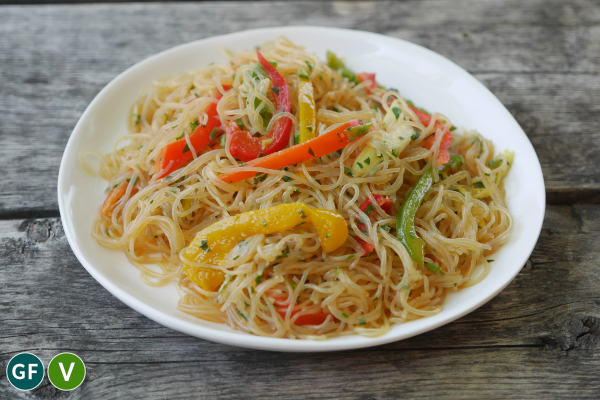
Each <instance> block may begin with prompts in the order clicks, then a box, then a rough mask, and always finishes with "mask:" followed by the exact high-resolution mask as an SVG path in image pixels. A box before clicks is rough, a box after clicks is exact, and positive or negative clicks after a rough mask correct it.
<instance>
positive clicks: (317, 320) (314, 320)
mask: <svg viewBox="0 0 600 400" xmlns="http://www.w3.org/2000/svg"><path fill="white" fill-rule="evenodd" d="M266 294H267V296H270V297H273V298H274V299H275V307H276V310H277V313H278V314H279V315H281V318H283V319H285V315H286V313H287V311H288V309H289V308H290V307H293V309H292V314H291V317H293V316H294V315H296V314H298V313H299V312H300V311H301V310H302V308H301V307H298V306H294V305H293V304H285V302H286V301H287V297H284V296H283V295H280V294H275V293H273V291H272V290H267V292H266ZM328 315H331V314H329V313H326V312H324V311H318V312H316V313H312V314H304V315H300V316H299V317H298V318H296V321H295V322H294V323H295V324H296V325H321V324H322V323H323V322H325V320H326V319H327V316H328ZM333 318H335V317H333Z"/></svg>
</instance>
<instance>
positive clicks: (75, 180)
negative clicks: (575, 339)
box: [58, 27, 546, 351]
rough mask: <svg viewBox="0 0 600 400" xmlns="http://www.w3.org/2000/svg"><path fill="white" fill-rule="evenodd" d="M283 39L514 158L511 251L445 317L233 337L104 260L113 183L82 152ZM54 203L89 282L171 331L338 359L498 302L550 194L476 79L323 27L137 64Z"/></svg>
mask: <svg viewBox="0 0 600 400" xmlns="http://www.w3.org/2000/svg"><path fill="white" fill-rule="evenodd" d="M280 35H285V36H286V37H288V38H289V39H291V40H292V41H293V42H294V43H297V44H300V45H304V46H306V47H307V49H308V50H309V51H311V52H314V53H316V54H317V55H318V56H320V57H321V58H322V59H325V52H326V51H327V50H332V51H334V52H335V53H336V54H338V55H340V56H342V57H344V58H345V59H346V61H347V65H348V67H349V68H351V69H352V70H354V71H357V72H358V71H368V72H376V73H377V81H378V82H380V83H381V84H383V85H385V86H388V87H394V88H397V89H399V90H400V93H401V94H402V95H403V96H405V97H406V98H409V99H411V100H412V101H414V102H415V104H418V105H419V106H421V107H424V108H426V109H428V110H431V111H438V112H441V113H443V114H445V115H446V116H448V117H449V118H450V119H451V121H452V122H453V123H454V125H456V126H460V127H466V128H470V129H476V130H478V131H479V132H480V133H481V134H482V135H483V136H485V137H486V138H488V139H491V140H493V142H494V144H495V145H496V149H497V150H503V149H505V148H508V149H512V150H513V151H515V153H516V155H515V160H514V164H513V166H512V169H511V171H510V173H509V174H508V177H507V178H506V198H507V202H508V207H509V208H510V211H511V213H512V215H513V217H514V221H515V225H514V229H513V232H512V236H511V238H510V240H509V241H508V243H506V244H505V245H504V247H502V249H501V250H500V251H499V252H498V253H497V254H495V255H494V260H495V262H494V263H493V264H492V269H491V272H490V274H489V276H487V277H486V278H485V280H484V281H483V282H481V283H479V284H478V285H475V286H473V287H471V288H466V289H463V290H460V291H458V292H456V293H451V294H450V295H449V296H448V298H447V300H446V302H445V304H444V309H443V311H442V312H441V313H440V314H438V315H436V316H434V317H430V318H422V319H420V320H417V321H412V322H409V323H406V324H402V325H395V326H394V327H393V328H392V329H391V330H390V331H389V332H388V333H387V334H385V335H383V336H380V337H377V338H364V337H361V336H359V335H354V336H346V337H341V338H335V339H329V340H326V341H310V340H289V339H272V338H264V337H259V336H253V335H249V334H244V333H240V332H236V331H233V330H231V329H229V328H228V327H227V326H225V325H221V324H216V323H212V322H207V321H204V320H201V319H198V318H195V317H192V316H189V315H187V314H185V313H183V312H181V311H178V310H177V309H176V305H177V301H178V298H179V297H178V294H177V291H176V289H175V286H174V285H173V284H170V285H167V286H166V287H162V288H154V287H150V286H146V285H145V284H144V283H142V281H141V280H140V278H139V271H138V270H137V269H136V268H135V267H134V266H132V265H131V264H130V263H129V262H128V261H127V259H126V258H125V256H124V254H122V253H121V252H118V251H112V250H107V249H105V248H103V247H101V246H100V245H98V243H97V242H96V241H95V240H94V239H93V238H92V236H91V234H90V231H91V225H92V220H93V218H94V215H95V213H96V210H97V208H98V207H99V206H100V204H101V203H102V201H103V200H104V198H105V196H106V195H105V193H104V189H105V188H106V185H107V182H106V181H104V180H102V179H100V178H92V177H90V176H88V175H87V174H86V173H85V172H84V171H83V170H82V169H81V168H80V167H79V164H78V162H77V157H78V155H79V154H80V152H82V151H84V150H89V149H92V150H96V151H99V152H100V153H103V154H105V153H109V152H111V151H113V145H114V143H115V140H116V139H117V138H118V137H120V136H122V135H125V134H126V133H127V128H126V121H127V117H128V114H129V109H130V106H131V104H133V102H134V101H135V100H136V98H137V95H138V92H139V91H140V89H141V88H142V87H143V86H144V85H146V84H148V83H149V82H151V81H152V80H153V79H155V78H159V77H162V76H165V75H175V74H180V73H184V72H187V71H189V70H191V69H197V68H200V67H203V66H206V65H208V64H209V63H210V62H223V61H224V58H223V57H222V56H221V54H220V53H219V52H218V50H217V47H219V46H222V47H225V48H227V49H230V50H232V51H240V50H243V49H252V48H254V47H255V46H256V45H258V44H260V43H262V42H264V41H268V40H273V39H274V38H276V37H277V36H280ZM58 202H59V206H60V214H61V217H62V223H63V226H64V229H65V233H66V236H67V239H68V241H69V244H70V245H71V248H72V249H73V252H74V253H75V255H76V256H77V258H78V259H79V261H80V262H81V264H82V265H83V266H84V267H85V268H86V269H87V270H88V272H89V273H90V274H91V275H92V276H93V277H94V278H95V279H96V280H97V281H98V282H100V284H101V285H102V286H104V287H105V288H106V289H107V290H108V291H110V292H111V293H112V294H113V295H115V296H116V297H117V298H119V299H120V300H121V301H123V302H124V303H125V304H127V305H128V306H130V307H131V308H133V309H134V310H136V311H138V312H140V313H142V314H144V315H145V316H147V317H148V318H150V319H153V320H154V321H156V322H158V323H159V324H162V325H165V326H167V327H169V328H172V329H175V330H178V331H180V332H184V333H187V334H189V335H193V336H197V337H200V338H203V339H208V340H212V341H215V342H220V343H226V344H230V345H235V346H242V347H250V348H255V349H264V350H278V351H333V350H345V349H356V348H361V347H368V346H376V345H380V344H384V343H389V342H393V341H396V340H400V339H405V338H408V337H411V336H414V335H418V334H420V333H423V332H426V331H429V330H431V329H434V328H437V327H439V326H441V325H444V324H446V323H448V322H451V321H453V320H455V319H457V318H459V317H461V316H463V315H465V314H467V313H468V312H471V311H473V310H475V309H476V308H477V307H479V306H481V305H482V304H484V303H485V302H487V301H488V300H490V299H491V298H492V297H494V296H495V295H496V294H498V293H499V292H500V291H501V290H502V289H503V288H504V287H506V285H508V284H509V282H510V281H511V280H512V279H513V278H514V277H515V276H516V275H517V273H518V272H519V271H520V270H521V267H522V266H523V265H524V264H525V263H526V261H527V258H528V257H529V255H530V254H531V252H532V250H533V247H534V245H535V243H536V241H537V238H538V236H539V233H540V230H541V227H542V220H543V218H544V209H545V205H546V201H545V189H544V180H543V178H542V170H541V167H540V163H539V161H538V158H537V156H536V154H535V151H534V149H533V147H532V145H531V143H530V142H529V140H528V139H527V136H526V135H525V133H524V132H523V130H522V129H521V128H520V127H519V125H518V124H517V122H516V121H515V120H514V118H513V117H512V116H511V115H510V113H509V112H508V111H507V110H506V108H504V106H503V105H502V104H501V103H500V101H498V99H497V98H496V97H495V96H494V95H493V94H492V93H491V92H490V91H489V90H488V89H486V88H485V86H483V85H482V84H481V83H480V82H479V81H477V80H476V79H475V78H474V77H472V76H471V75H469V74H468V73H467V72H466V71H465V70H463V69H462V68H460V67H459V66H457V65H456V64H454V63H453V62H451V61H449V60H447V59H446V58H444V57H442V56H440V55H438V54H436V53H434V52H432V51H430V50H427V49H425V48H423V47H420V46H417V45H415V44H412V43H409V42H405V41H402V40H398V39H393V38H390V37H386V36H382V35H378V34H373V33H367V32H360V31H352V30H346V29H333V28H317V27H286V28H266V29H258V30H251V31H245V32H238V33H233V34H230V35H225V36H218V37H214V38H210V39H204V40H199V41H196V42H192V43H188V44H184V45H181V46H178V47H175V48H173V49H170V50H167V51H164V52H162V53H160V54H157V55H155V56H152V57H150V58H148V59H146V60H143V61H141V62H139V63H138V64H136V65H134V66H133V67H131V68H129V69H128V70H127V71H125V72H123V73H122V74H121V75H119V76H117V77H116V78H115V79H114V80H113V81H112V82H110V83H109V84H108V85H107V86H106V87H105V88H104V89H103V90H102V91H101V92H100V93H99V94H98V95H97V96H96V98H95V99H94V100H93V101H92V103H91V104H90V105H89V107H88V108H87V110H85V112H84V113H83V115H82V116H81V119H80V120H79V122H78V123H77V125H76V126H75V129H74V131H73V134H72V135H71V137H70V139H69V142H68V143H67V148H66V149H65V153H64V155H63V159H62V163H61V166H60V173H59V177H58Z"/></svg>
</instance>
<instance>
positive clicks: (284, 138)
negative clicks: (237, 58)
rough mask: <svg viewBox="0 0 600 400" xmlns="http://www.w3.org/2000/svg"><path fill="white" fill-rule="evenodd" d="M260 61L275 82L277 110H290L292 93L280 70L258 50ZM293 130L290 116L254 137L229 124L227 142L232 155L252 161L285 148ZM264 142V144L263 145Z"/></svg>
mask: <svg viewBox="0 0 600 400" xmlns="http://www.w3.org/2000/svg"><path fill="white" fill-rule="evenodd" d="M256 55H257V56H258V62H259V63H260V65H261V67H263V68H264V70H265V71H266V72H267V74H269V78H271V82H272V84H273V96H274V97H275V105H276V106H277V112H288V113H289V112H290V110H291V106H290V93H289V91H288V86H287V83H286V81H285V79H284V78H283V76H281V74H280V73H279V71H277V69H276V68H275V67H274V66H273V65H272V64H271V63H270V62H268V61H267V60H266V59H265V58H264V57H263V56H262V54H260V52H259V51H258V50H257V51H256ZM291 130H292V120H291V119H290V118H288V117H282V118H279V119H278V120H276V121H275V123H274V124H273V127H272V128H271V131H270V132H268V133H267V134H266V135H264V136H262V137H254V136H252V135H250V133H249V132H247V131H243V130H241V129H240V128H239V127H237V128H235V127H234V126H233V125H231V124H229V125H228V126H227V131H226V135H227V143H228V146H229V152H230V153H231V155H232V156H233V157H235V158H237V159H240V160H242V161H246V162H247V161H251V160H254V159H256V158H258V156H259V154H261V153H262V154H271V153H275V152H276V151H279V150H282V149H284V148H285V147H286V146H287V144H288V142H289V139H290V132H291ZM263 144H264V146H263Z"/></svg>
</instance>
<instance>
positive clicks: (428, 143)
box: [409, 105, 452, 166]
mask: <svg viewBox="0 0 600 400" xmlns="http://www.w3.org/2000/svg"><path fill="white" fill-rule="evenodd" d="M409 107H410V109H411V110H412V111H413V112H414V113H415V115H416V116H417V118H419V120H420V121H421V123H422V124H423V125H425V126H429V124H430V123H431V115H429V114H428V113H427V112H425V111H422V110H419V109H417V108H415V107H413V106H411V105H409ZM434 126H435V128H436V129H438V128H444V125H442V123H441V122H440V121H435V125H434ZM442 132H443V134H444V137H443V138H442V142H441V143H440V152H439V153H438V157H437V160H435V165H436V166H440V165H444V164H447V163H448V161H450V153H449V152H448V147H450V144H451V143H452V133H450V131H449V130H448V129H445V128H444V130H443V131H442ZM434 142H435V134H433V135H430V136H429V137H428V138H427V139H425V140H423V142H421V145H422V146H423V147H425V148H426V149H431V147H432V146H433V143H434Z"/></svg>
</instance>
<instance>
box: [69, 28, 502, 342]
mask: <svg viewBox="0 0 600 400" xmlns="http://www.w3.org/2000/svg"><path fill="white" fill-rule="evenodd" d="M260 52H261V53H262V54H263V55H264V57H265V58H266V59H267V60H269V61H271V62H276V63H277V70H278V71H279V73H281V75H282V76H283V77H284V78H285V79H286V81H287V83H288V88H289V92H290V100H291V108H292V113H285V114H284V113H280V114H277V113H276V111H277V108H276V106H275V103H274V99H273V95H272V93H271V81H270V80H269V78H268V76H267V75H266V74H265V71H264V70H263V69H262V68H261V67H260V65H259V64H257V56H256V52H255V51H244V52H241V53H237V54H231V53H229V52H227V51H225V50H223V53H224V55H225V56H226V58H227V61H226V62H223V63H214V64H210V65H208V66H206V67H204V68H201V69H198V70H196V71H191V72H189V73H187V74H184V75H181V76H175V77H167V78H164V79H160V80H157V81H155V82H153V83H151V84H150V85H148V86H146V87H145V88H143V90H142V91H141V92H140V96H139V98H138V100H137V101H136V102H135V104H134V105H133V107H132V109H131V118H130V119H129V121H128V125H129V131H130V133H129V134H128V135H126V136H124V137H122V138H120V139H119V140H118V141H117V142H116V143H115V147H114V152H113V153H111V154H108V155H105V156H103V157H102V162H101V165H100V170H99V174H100V176H101V177H102V178H104V179H106V180H107V181H108V182H110V183H109V187H108V189H107V193H108V192H109V191H110V190H111V189H113V188H114V187H116V186H118V185H119V184H121V183H123V182H126V185H127V186H126V191H125V192H124V195H123V196H122V197H121V198H120V199H119V200H118V201H117V202H116V206H115V208H114V210H113V211H112V214H111V215H109V216H107V215H104V214H103V213H102V212H100V211H99V212H98V214H97V216H96V218H95V221H94V224H93V229H92V234H93V236H94V237H95V239H96V240H97V241H98V243H100V244H101V245H102V246H104V247H106V248H109V249H115V250H119V251H123V252H124V253H125V254H126V255H127V257H128V259H129V261H130V262H131V263H132V264H133V265H135V266H136V267H137V268H139V269H140V271H141V279H142V280H143V281H144V282H145V283H147V284H148V285H152V286H162V285H166V284H168V283H171V282H173V283H175V284H176V285H177V288H178V290H179V293H180V295H181V299H180V300H179V304H178V308H179V309H180V310H182V311H184V312H186V313H188V314H191V315H194V316H196V317H198V318H202V319H205V320H208V321H214V322H220V323H225V324H227V325H229V326H230V327H232V328H233V329H238V330H241V331H244V332H248V333H252V334H254V335H260V336H268V337H281V338H295V339H325V338H329V337H335V336H343V335H353V334H360V335H364V336H379V335H382V334H384V333H385V332H387V331H388V330H389V329H390V326H391V325H393V324H397V323H405V322H408V321H411V320H414V319H418V318H422V317H428V316H433V315H436V314H438V313H439V312H440V311H441V310H442V306H443V303H444V299H445V297H446V294H447V293H448V291H453V290H459V289H460V288H462V287H466V286H470V285H474V284H476V283H478V282H480V281H481V280H482V279H484V278H485V276H486V275H487V274H488V272H489V270H490V262H491V260H490V258H489V256H490V255H491V254H493V253H494V252H496V251H497V250H498V249H499V247H500V246H501V245H502V244H503V243H504V242H506V240H507V239H508V235H509V233H510V230H511V227H512V218H511V215H510V213H509V211H508V209H507V208H506V204H505V199H504V190H503V187H502V179H503V178H504V176H505V175H506V173H507V172H508V169H509V168H510V163H511V162H512V153H510V152H503V153H499V154H495V152H494V146H493V144H492V143H491V142H490V141H488V140H486V139H484V138H483V137H481V136H480V135H479V134H477V133H476V132H473V131H468V132H464V133H460V134H459V133H457V132H458V131H454V140H453V142H452V144H451V145H450V149H449V150H450V153H452V154H458V155H460V156H462V158H463V160H464V164H463V167H462V168H461V169H460V170H459V171H458V172H455V173H452V174H451V173H448V172H447V171H445V170H440V169H439V168H437V167H435V166H434V162H435V160H436V158H437V155H438V153H439V151H440V141H441V136H442V135H436V140H435V143H434V144H433V146H432V147H431V149H426V148H424V147H422V146H421V144H422V142H423V140H425V139H426V138H427V137H428V136H430V135H431V134H435V133H436V131H437V130H439V127H436V126H435V124H434V121H442V122H444V123H446V121H448V119H447V118H446V117H444V116H443V115H441V114H438V113H434V114H432V122H431V123H430V124H429V125H428V126H425V125H423V123H422V122H421V121H420V120H419V118H418V117H417V116H416V115H415V113H414V112H413V110H412V109H411V108H410V107H409V104H408V103H407V101H406V100H405V99H404V98H403V97H402V96H401V95H400V93H399V92H398V91H396V90H394V89H389V90H386V89H384V88H379V89H375V90H372V91H368V90H366V89H365V86H366V84H367V82H362V83H358V84H356V83H355V82H351V81H350V80H349V79H348V78H346V77H343V76H342V75H341V74H340V73H338V72H336V71H334V70H332V69H331V68H330V67H329V66H328V65H327V63H325V62H324V61H322V60H320V59H319V58H318V57H316V56H315V55H314V54H311V53H310V52H307V51H306V50H304V49H303V48H302V47H299V46H296V45H294V44H293V43H291V42H290V41H289V40H287V39H286V38H283V37H280V38H278V39H277V40H275V41H273V42H269V43H265V44H263V45H261V46H260ZM299 69H302V70H303V71H305V72H306V73H307V74H308V75H309V76H310V81H311V83H312V85H313V88H314V100H315V104H316V109H317V116H316V117H317V134H322V133H323V132H325V131H327V130H329V129H331V128H332V127H334V126H336V125H337V124H341V123H345V122H347V121H349V120H352V119H355V118H359V119H362V120H363V121H365V122H367V121H368V122H371V123H372V125H373V127H374V128H373V129H372V130H371V131H370V132H369V133H368V134H366V135H365V136H362V137H360V138H359V139H358V140H355V141H353V142H351V143H350V144H349V145H348V146H346V147H345V148H344V149H343V150H341V151H339V152H334V153H332V154H329V155H327V156H324V157H320V158H316V159H315V160H313V161H312V162H311V163H304V164H298V165H292V166H290V167H288V168H287V170H286V169H281V170H268V169H264V168H255V167H247V166H245V164H241V163H240V162H239V161H237V160H236V159H234V158H233V157H232V156H231V154H230V153H229V151H228V149H227V148H221V146H219V145H218V143H219V138H216V139H215V140H214V143H212V144H211V145H210V146H207V147H206V148H204V149H194V148H193V146H192V145H191V142H190V140H189V136H190V135H191V133H192V132H193V129H194V127H195V126H197V125H198V124H200V125H202V124H203V122H206V120H207V118H208V116H207V114H206V113H205V110H206V108H207V107H208V105H209V104H211V103H213V102H217V101H218V100H217V97H216V95H217V91H218V92H220V93H222V94H223V97H222V99H221V100H220V101H219V102H218V106H217V111H218V113H219V116H220V118H221V121H222V122H223V126H224V125H226V123H227V122H228V121H238V120H239V123H240V124H242V125H243V126H244V127H245V129H247V130H248V131H250V132H251V133H253V134H255V135H264V134H266V133H267V132H268V131H269V129H270V128H271V127H272V125H273V122H274V121H275V120H276V119H277V118H283V117H289V118H291V120H292V123H293V128H292V135H291V137H290V145H293V144H294V143H293V140H294V138H293V136H294V135H293V133H294V132H296V131H297V130H298V125H299V115H298V109H299V107H298V87H299V79H298V70H299ZM401 79H402V77H399V80H401ZM224 86H227V87H231V88H232V89H231V90H228V91H226V90H225V89H224ZM396 99H397V100H398V102H399V104H400V107H399V108H400V111H401V113H400V116H399V118H398V121H397V122H396V123H395V124H394V125H395V126H391V127H387V130H388V131H390V130H394V129H398V128H399V127H400V126H401V125H405V126H408V127H410V128H411V129H415V128H416V129H418V130H419V132H420V135H419V137H416V138H414V140H411V141H410V143H409V145H408V147H407V148H406V149H404V150H403V151H402V152H401V154H399V155H398V156H396V155H394V154H393V153H392V152H391V151H390V150H389V148H388V147H387V146H386V145H385V144H384V143H383V142H382V141H381V140H380V139H381V136H382V130H383V129H384V127H383V119H384V118H385V116H386V115H387V114H388V113H390V112H392V110H391V109H390V104H391V102H392V101H393V100H396ZM272 116H273V117H272ZM180 138H186V141H187V144H188V146H190V151H192V154H193V160H192V161H191V162H190V163H189V164H187V165H185V166H184V167H183V168H181V169H179V170H177V171H175V172H172V173H171V175H168V176H167V177H166V178H162V179H158V180H157V179H155V176H154V163H155V160H156V159H157V156H158V155H159V153H160V151H161V149H162V148H163V147H164V146H165V145H167V144H169V143H172V142H174V141H175V140H177V139H180ZM367 144H368V145H370V146H372V147H373V148H374V149H375V150H376V151H377V154H378V157H379V158H380V159H381V163H379V164H378V165H377V166H376V167H375V168H373V170H372V171H371V172H370V174H367V175H366V176H361V177H358V176H354V175H352V174H350V173H349V172H348V171H349V170H350V169H351V168H352V165H353V164H354V163H355V161H356V158H357V157H358V154H359V153H360V152H361V150H362V149H363V148H365V146H366V145H367ZM93 153H94V154H96V155H99V154H98V153H95V152H93ZM87 157H88V156H87V155H86V154H82V156H81V157H80V160H81V163H82V164H84V165H86V168H87V169H88V170H89V169H90V168H89V167H88V166H87V162H86V160H87ZM431 167H433V169H434V184H433V187H432V188H431V190H430V191H429V193H428V194H427V195H426V197H425V199H424V201H423V202H422V204H421V206H420V208H419V209H418V211H417V214H416V218H415V226H416V232H417V234H418V236H419V237H421V238H422V239H423V240H424V242H425V244H426V249H425V262H426V267H425V268H421V267H419V266H418V265H417V264H416V263H415V262H414V261H413V260H412V259H411V257H410V255H409V254H408V252H407V250H406V249H405V247H404V246H403V245H402V244H401V242H400V241H399V240H398V239H397V238H396V234H395V231H394V229H395V225H396V215H397V213H398V210H399V208H400V205H401V203H402V201H403V199H404V198H405V197H406V195H407V193H408V192H409V191H410V189H411V188H412V187H413V186H414V184H415V182H416V181H417V179H418V178H419V176H420V175H422V174H423V173H424V172H425V171H426V169H427V168H431ZM233 169H236V170H250V171H254V172H257V173H263V174H264V175H259V176H258V177H256V178H254V179H249V180H246V181H242V182H238V183H234V184H226V183H224V182H223V181H221V180H220V179H219V176H220V175H221V174H223V173H225V172H228V171H231V170H233ZM373 195H381V196H386V197H390V198H391V199H392V200H393V207H392V213H391V215H388V214H386V213H385V212H384V211H383V210H382V208H381V207H380V206H379V205H377V203H376V202H375V203H374V204H373V206H374V211H373V212H374V213H376V214H377V218H375V222H374V223H371V221H370V219H369V217H368V216H367V215H366V214H365V213H364V212H363V211H361V210H360V208H359V207H360V205H361V204H362V203H363V202H364V201H365V200H366V199H368V198H372V197H373ZM293 202H303V203H305V204H307V205H308V206H310V207H315V208H323V209H329V210H332V211H336V212H337V213H339V214H341V215H342V216H343V218H344V219H345V220H346V221H347V225H348V229H349V233H350V236H349V237H348V240H347V241H346V242H345V243H344V244H343V245H342V246H341V247H340V248H339V249H337V250H335V251H334V252H331V253H325V252H324V251H323V249H322V248H321V246H320V241H319V237H318V235H317V233H316V231H315V230H314V228H313V227H312V226H311V225H310V224H306V225H302V226H298V227H296V228H294V229H292V230H289V231H285V232H281V233H276V234H272V235H262V234H261V235H256V236H252V237H250V238H248V239H247V240H245V241H243V242H241V243H240V244H239V245H238V246H236V247H235V248H234V250H232V252H231V253H230V254H228V255H227V257H226V261H225V263H224V265H220V266H219V265H211V266H206V265H202V266H203V267H208V268H213V269H216V270H220V271H222V272H223V273H224V274H225V281H224V282H223V284H222V285H221V287H220V288H219V290H218V291H216V292H208V291H206V290H204V289H202V288H201V287H199V286H198V285H196V284H195V283H193V282H192V281H191V280H190V279H188V277H187V276H186V275H185V273H184V270H183V262H184V261H185V262H188V261H186V260H184V259H183V257H182V253H183V252H184V251H185V248H186V246H188V245H189V243H190V242H191V241H192V240H193V239H194V237H195V236H196V234H197V233H198V232H200V231H201V230H202V229H204V228H206V227H208V226H210V225H211V224H212V223H214V222H216V221H219V220H221V219H223V218H227V217H229V216H233V215H236V214H239V213H243V212H247V211H251V210H256V209H266V208H269V207H272V206H274V205H278V204H282V203H293ZM359 220H360V221H361V223H364V225H365V226H366V227H367V229H364V230H363V231H361V230H360V229H359V227H358V222H357V221H359ZM358 238H360V239H362V240H363V241H366V242H369V243H371V244H373V246H374V252H373V253H372V254H371V255H368V256H367V255H365V254H363V251H362V248H361V245H360V243H359V241H358ZM188 263H189V262H188ZM277 308H279V309H280V310H281V309H284V310H287V311H286V312H284V313H283V315H282V314H281V313H279V312H278V311H277ZM298 310H300V311H298ZM321 311H323V312H326V313H328V314H329V316H328V317H327V319H326V320H325V322H323V323H322V324H321V325H296V324H295V323H294V322H295V320H296V319H297V318H298V316H299V315H302V314H310V313H314V312H321Z"/></svg>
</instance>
